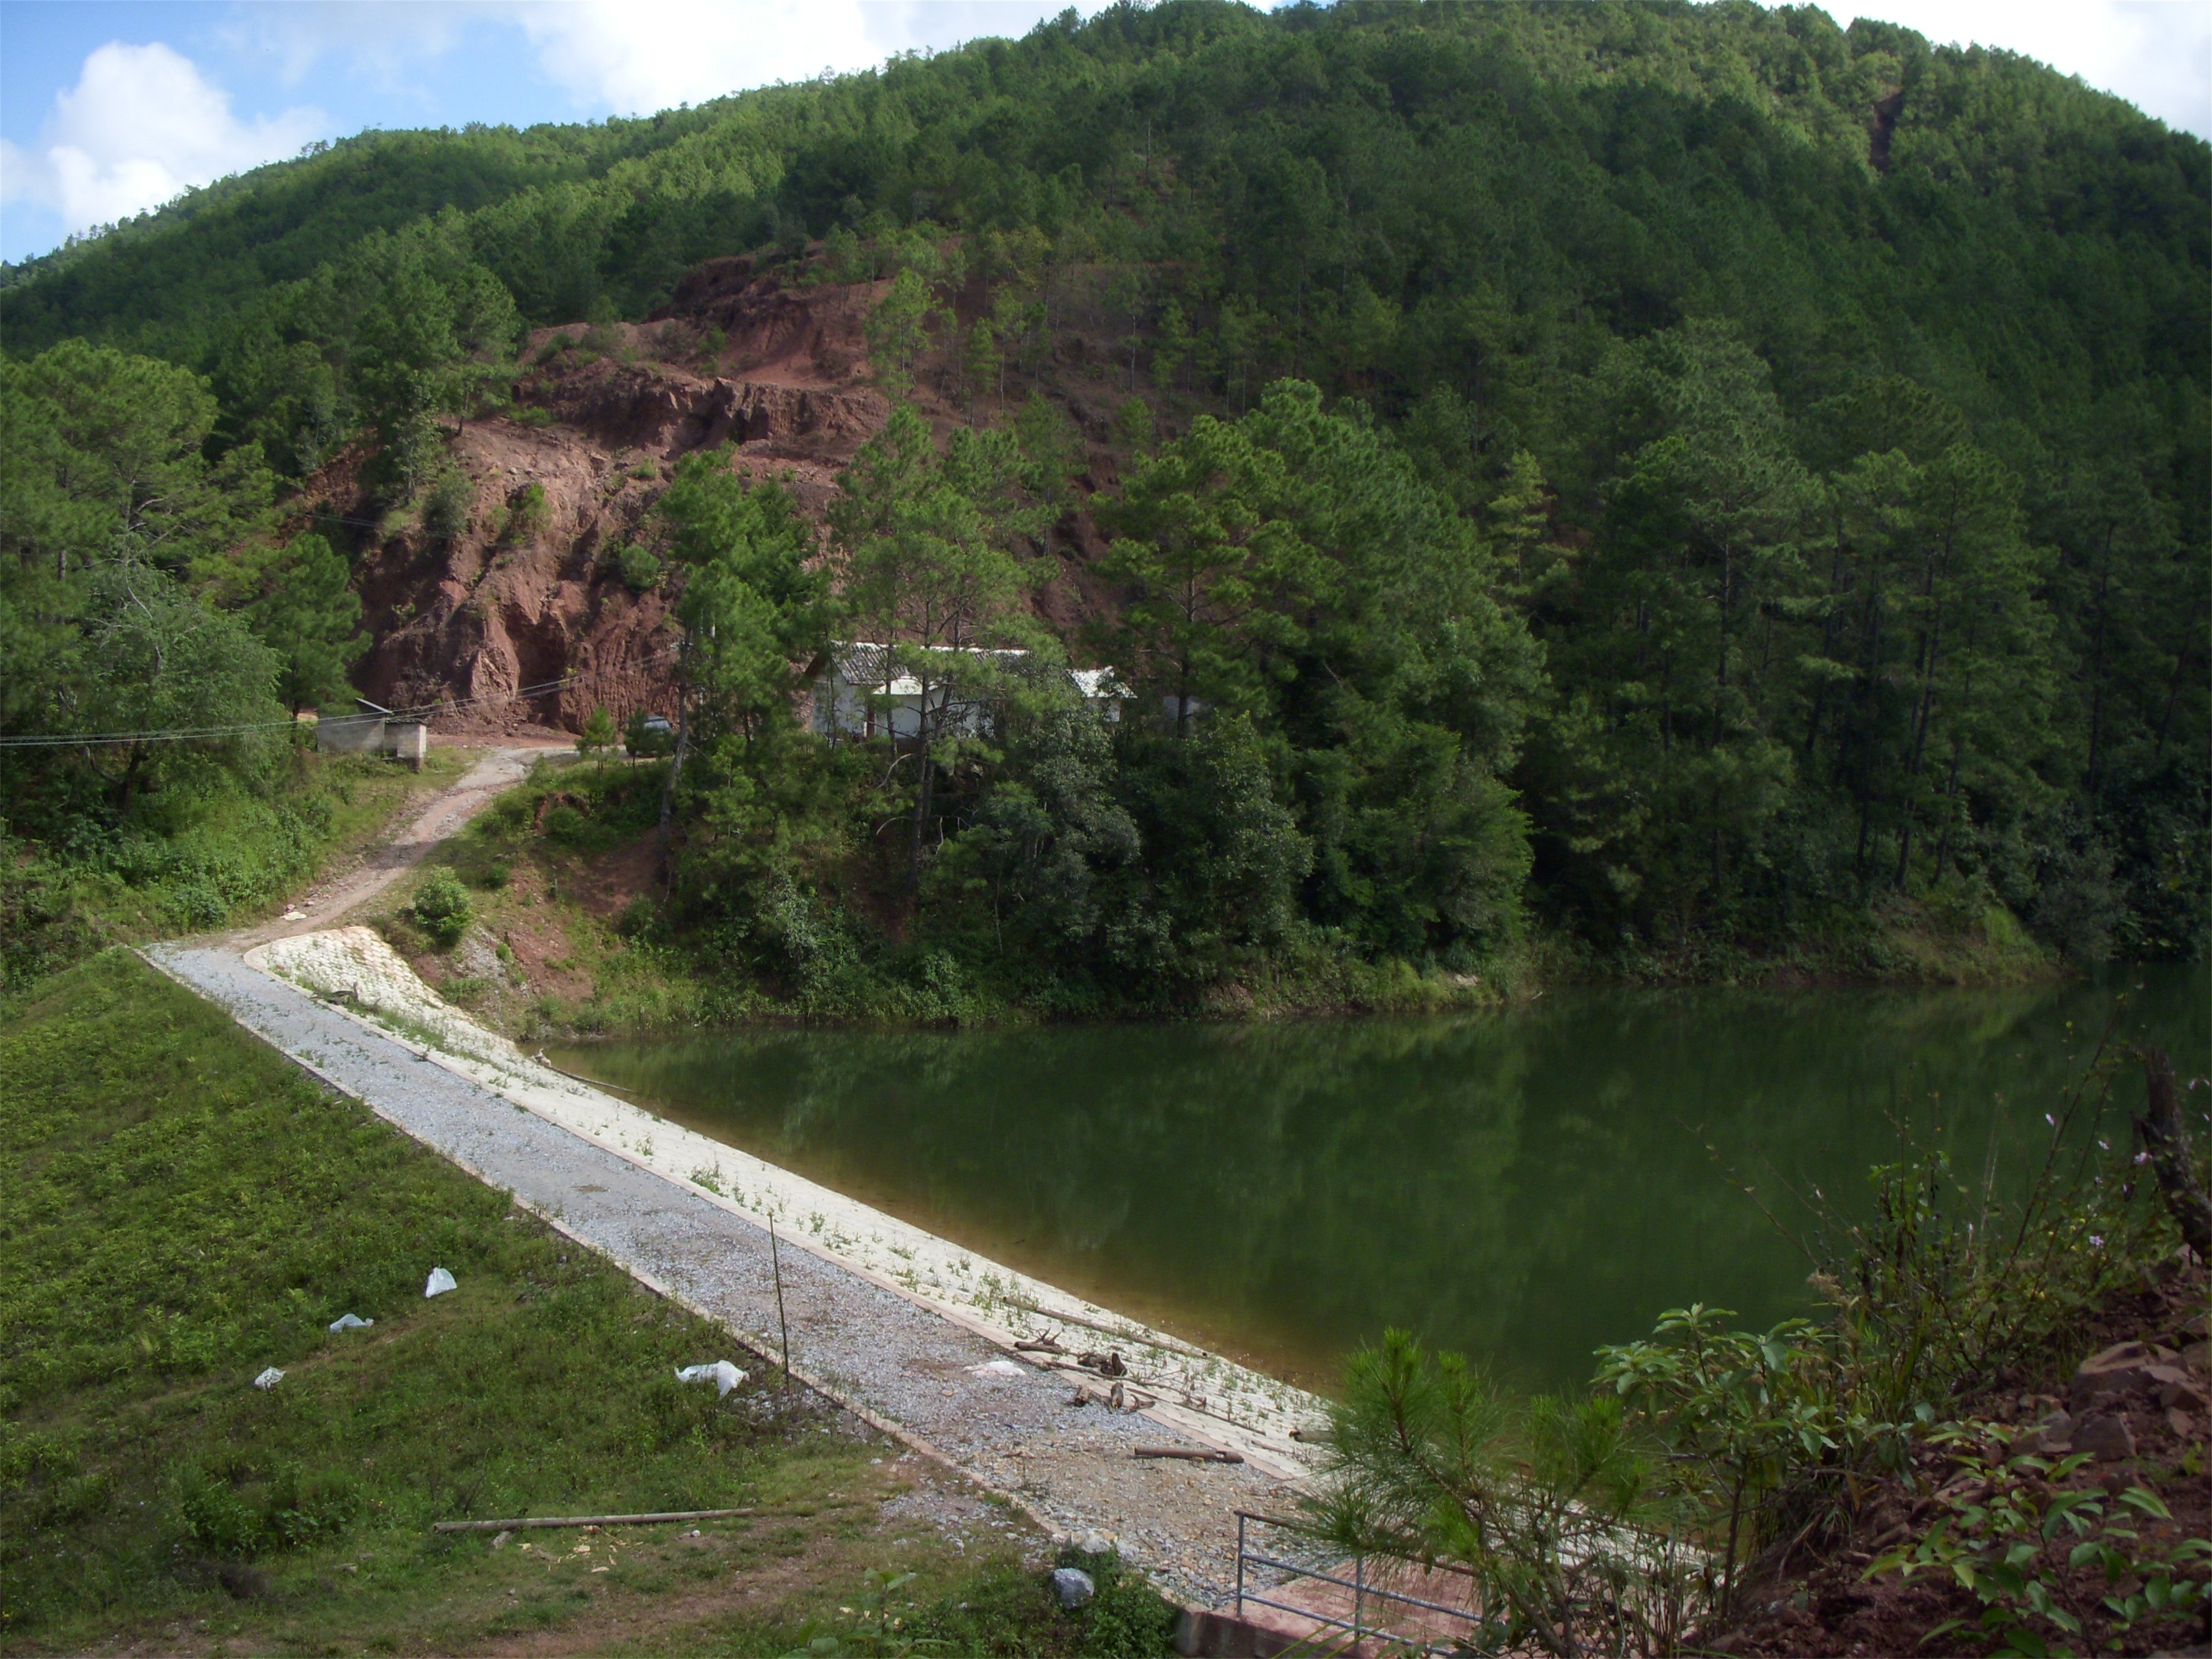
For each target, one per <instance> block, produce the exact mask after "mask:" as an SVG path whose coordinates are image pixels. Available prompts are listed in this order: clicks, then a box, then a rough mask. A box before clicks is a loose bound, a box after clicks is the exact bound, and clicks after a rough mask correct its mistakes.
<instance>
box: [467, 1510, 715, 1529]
mask: <svg viewBox="0 0 2212 1659" xmlns="http://www.w3.org/2000/svg"><path fill="white" fill-rule="evenodd" d="M751 1513H752V1511H751V1510H660V1511H659V1512H658V1513H656V1514H653V1515H538V1516H530V1517H529V1518H527V1519H526V1520H520V1521H439V1522H434V1523H433V1524H432V1526H431V1528H430V1530H431V1531H433V1532H521V1531H523V1530H524V1529H526V1528H530V1527H644V1526H653V1525H657V1524H659V1522H663V1521H726V1520H727V1519H728V1518H729V1517H730V1516H733V1515H750V1514H751Z"/></svg>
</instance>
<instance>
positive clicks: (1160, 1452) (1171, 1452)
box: [1129, 1446, 1244, 1463]
mask: <svg viewBox="0 0 2212 1659" xmlns="http://www.w3.org/2000/svg"><path fill="white" fill-rule="evenodd" d="M1129 1455H1130V1456H1132V1457H1174V1458H1180V1459H1181V1460H1182V1462H1186V1463H1242V1462H1243V1461H1244V1456H1243V1453H1241V1452H1233V1451H1216V1450H1214V1449H1213V1448H1212V1447H1211V1446H1132V1447H1130V1448H1129Z"/></svg>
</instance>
